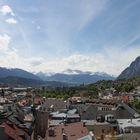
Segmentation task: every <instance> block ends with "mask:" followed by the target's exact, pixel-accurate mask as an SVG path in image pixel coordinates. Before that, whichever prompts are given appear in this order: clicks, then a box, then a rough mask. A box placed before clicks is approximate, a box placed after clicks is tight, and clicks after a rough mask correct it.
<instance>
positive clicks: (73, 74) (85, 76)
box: [36, 69, 115, 84]
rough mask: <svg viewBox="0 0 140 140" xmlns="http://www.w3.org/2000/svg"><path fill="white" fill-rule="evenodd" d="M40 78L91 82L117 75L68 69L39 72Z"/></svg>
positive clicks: (69, 81)
mask: <svg viewBox="0 0 140 140" xmlns="http://www.w3.org/2000/svg"><path fill="white" fill-rule="evenodd" d="M36 75H37V76H38V77H39V78H40V79H42V80H44V81H59V82H60V81H61V82H66V83H75V84H83V83H84V84H89V83H95V82H97V81H99V80H114V79H115V77H113V76H111V75H109V74H106V73H103V72H95V73H93V72H89V71H86V72H84V71H80V70H72V69H67V70H65V71H63V72H62V73H52V74H51V73H49V74H48V73H42V72H39V73H37V74H36Z"/></svg>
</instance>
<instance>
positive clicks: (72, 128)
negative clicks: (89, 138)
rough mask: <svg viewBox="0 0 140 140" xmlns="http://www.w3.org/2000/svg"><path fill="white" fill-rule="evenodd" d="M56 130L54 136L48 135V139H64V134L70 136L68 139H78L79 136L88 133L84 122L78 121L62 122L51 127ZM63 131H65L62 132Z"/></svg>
mask: <svg viewBox="0 0 140 140" xmlns="http://www.w3.org/2000/svg"><path fill="white" fill-rule="evenodd" d="M49 129H53V130H54V131H55V136H54V137H50V136H48V137H47V140H62V139H63V134H65V135H66V136H67V137H68V140H77V139H78V138H81V137H84V136H86V135H88V130H87V128H86V127H84V126H83V122H77V123H72V124H66V125H64V124H60V125H58V126H56V127H51V128H49ZM62 131H63V132H64V133H62Z"/></svg>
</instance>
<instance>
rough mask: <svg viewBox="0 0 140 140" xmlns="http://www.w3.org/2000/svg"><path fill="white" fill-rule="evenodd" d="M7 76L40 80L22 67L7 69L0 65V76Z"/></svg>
mask: <svg viewBox="0 0 140 140" xmlns="http://www.w3.org/2000/svg"><path fill="white" fill-rule="evenodd" d="M9 76H13V77H21V78H27V79H35V80H40V79H39V77H37V76H36V75H34V74H32V73H30V72H27V71H25V70H22V69H17V68H14V69H8V68H3V67H0V78H5V77H9Z"/></svg>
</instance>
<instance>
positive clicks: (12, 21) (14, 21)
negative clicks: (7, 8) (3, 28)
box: [6, 18, 17, 24]
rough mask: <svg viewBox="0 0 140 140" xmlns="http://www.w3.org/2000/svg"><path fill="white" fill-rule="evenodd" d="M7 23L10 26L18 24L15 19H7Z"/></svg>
mask: <svg viewBox="0 0 140 140" xmlns="http://www.w3.org/2000/svg"><path fill="white" fill-rule="evenodd" d="M6 22H7V23H9V24H17V21H16V20H15V19H14V18H8V19H6Z"/></svg>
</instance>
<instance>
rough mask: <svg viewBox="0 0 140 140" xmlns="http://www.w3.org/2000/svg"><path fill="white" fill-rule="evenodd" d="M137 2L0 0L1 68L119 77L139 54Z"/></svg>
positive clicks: (138, 4) (139, 8)
mask: <svg viewBox="0 0 140 140" xmlns="http://www.w3.org/2000/svg"><path fill="white" fill-rule="evenodd" d="M139 15H140V1H139V0H0V66H1V67H8V68H21V69H24V70H27V71H30V72H40V71H42V72H61V71H64V70H66V69H77V70H82V71H92V72H106V73H108V74H111V75H115V76H117V75H119V74H120V73H121V71H122V70H124V69H125V68H126V67H128V66H129V65H130V63H131V62H132V61H134V60H135V58H136V57H138V56H139V55H140V16H139Z"/></svg>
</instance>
